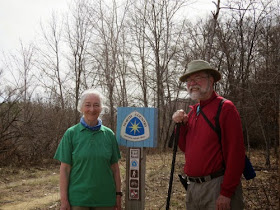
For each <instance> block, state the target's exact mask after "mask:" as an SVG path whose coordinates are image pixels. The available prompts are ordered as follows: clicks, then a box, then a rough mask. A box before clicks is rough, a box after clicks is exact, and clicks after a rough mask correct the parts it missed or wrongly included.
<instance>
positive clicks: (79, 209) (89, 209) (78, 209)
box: [71, 206, 114, 210]
mask: <svg viewBox="0 0 280 210" xmlns="http://www.w3.org/2000/svg"><path fill="white" fill-rule="evenodd" d="M113 209H114V207H81V206H71V210H113Z"/></svg>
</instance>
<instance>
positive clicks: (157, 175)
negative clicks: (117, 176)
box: [0, 151, 279, 210]
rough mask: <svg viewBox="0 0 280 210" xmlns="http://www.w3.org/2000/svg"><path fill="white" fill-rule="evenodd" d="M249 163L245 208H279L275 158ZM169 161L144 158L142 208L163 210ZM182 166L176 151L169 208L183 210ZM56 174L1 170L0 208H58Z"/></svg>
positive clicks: (255, 155)
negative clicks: (252, 170) (253, 173)
mask: <svg viewBox="0 0 280 210" xmlns="http://www.w3.org/2000/svg"><path fill="white" fill-rule="evenodd" d="M251 161H252V163H253V165H254V167H255V168H256V169H257V171H256V172H257V177H256V178H255V179H254V180H252V181H246V180H244V179H243V180H242V184H243V188H244V190H243V191H244V198H245V204H246V209H247V210H254V209H260V210H261V209H262V210H263V209H271V210H273V209H279V204H278V178H279V177H278V171H277V170H276V169H277V163H276V159H275V158H272V169H270V170H268V169H265V167H264V163H265V159H264V155H263V154H262V152H260V151H253V152H252V154H251ZM171 162H172V151H169V152H166V153H161V154H150V155H147V162H146V185H145V188H146V189H145V190H146V198H145V209H149V210H150V209H151V210H152V209H165V208H166V198H167V192H168V183H169V176H170V169H171ZM183 164H184V155H183V154H182V153H180V152H178V154H177V158H176V167H175V173H174V181H173V190H172V196H171V201H170V209H185V191H184V188H183V187H182V186H181V184H180V182H179V179H178V177H177V174H179V173H181V170H182V168H183ZM125 167H126V163H125V157H124V156H123V158H122V160H121V162H120V170H121V174H122V180H123V191H125V170H126V168H125ZM58 174H59V166H58V165H57V166H50V167H47V168H28V169H27V168H25V169H22V168H11V167H7V168H1V169H0V209H1V210H6V209H16V210H17V209H30V210H35V209H40V210H44V209H55V210H56V209H59V187H58ZM123 204H124V197H123ZM123 206H124V205H123Z"/></svg>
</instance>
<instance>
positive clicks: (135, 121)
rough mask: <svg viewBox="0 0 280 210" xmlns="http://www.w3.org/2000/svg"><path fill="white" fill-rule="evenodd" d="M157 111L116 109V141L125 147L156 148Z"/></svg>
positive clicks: (148, 109) (151, 109)
mask: <svg viewBox="0 0 280 210" xmlns="http://www.w3.org/2000/svg"><path fill="white" fill-rule="evenodd" d="M157 119H158V117H157V109H156V108H139V107H138V108H137V107H118V115H117V139H118V142H119V144H120V145H123V146H127V147H156V143H157V142H156V140H157Z"/></svg>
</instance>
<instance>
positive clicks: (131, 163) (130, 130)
mask: <svg viewBox="0 0 280 210" xmlns="http://www.w3.org/2000/svg"><path fill="white" fill-rule="evenodd" d="M157 122H158V111H157V109H156V108H141V107H118V115H117V132H116V137H117V140H118V143H119V145H122V146H126V147H127V150H126V193H125V209H133V210H144V209H145V171H146V150H145V149H146V147H156V146H157V130H158V129H157V126H158V123H157Z"/></svg>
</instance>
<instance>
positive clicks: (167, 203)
mask: <svg viewBox="0 0 280 210" xmlns="http://www.w3.org/2000/svg"><path fill="white" fill-rule="evenodd" d="M180 127H181V123H176V135H175V142H174V145H173V158H172V164H171V171H170V179H169V187H168V195H167V200H166V210H169V205H170V198H171V190H172V182H173V174H174V168H175V161H176V153H177V145H178V141H179V134H180Z"/></svg>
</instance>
